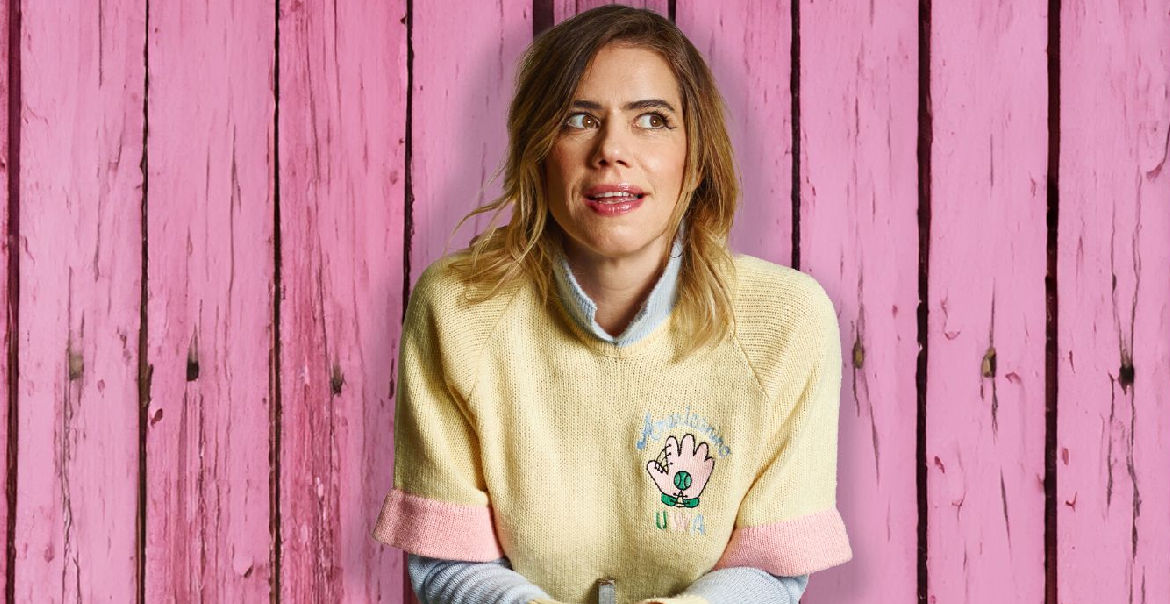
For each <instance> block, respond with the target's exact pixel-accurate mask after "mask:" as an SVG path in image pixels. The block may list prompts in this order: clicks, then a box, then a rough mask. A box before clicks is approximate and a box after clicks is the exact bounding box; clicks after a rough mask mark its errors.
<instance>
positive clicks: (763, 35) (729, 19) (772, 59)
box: [675, 0, 792, 265]
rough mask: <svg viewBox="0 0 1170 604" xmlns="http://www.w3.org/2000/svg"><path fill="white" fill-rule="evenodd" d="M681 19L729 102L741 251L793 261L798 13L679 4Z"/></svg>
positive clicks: (750, 0) (776, 7)
mask: <svg viewBox="0 0 1170 604" xmlns="http://www.w3.org/2000/svg"><path fill="white" fill-rule="evenodd" d="M675 11H676V14H675V20H676V22H677V23H678V27H679V29H681V30H682V31H683V33H685V34H686V36H687V37H688V38H689V39H690V40H691V42H692V43H693V44H694V45H695V47H696V48H698V49H699V52H701V53H703V56H704V57H705V58H706V59H707V63H708V65H709V66H710V67H711V71H712V72H714V74H715V80H716V82H717V83H718V86H719V92H720V93H721V94H722V95H723V97H724V99H725V100H726V103H727V110H728V111H727V116H726V117H725V121H726V122H727V129H728V133H729V134H730V136H731V143H732V145H733V146H734V148H735V161H736V164H737V167H738V170H739V172H740V175H741V179H742V181H741V186H742V187H743V191H742V194H741V197H740V200H739V202H740V207H739V210H738V211H737V212H736V216H735V223H734V226H733V227H732V231H731V246H732V248H734V249H735V251H737V252H740V253H744V254H749V255H752V256H758V257H760V258H764V259H765V260H769V261H772V262H776V263H778V264H785V265H787V264H790V262H791V259H792V97H791V94H790V93H789V91H790V88H791V70H792V61H791V57H792V53H791V47H792V11H791V9H790V8H789V7H788V5H787V4H786V3H777V2H766V1H763V0H743V1H741V2H733V3H727V2H703V1H701V0H679V1H678V2H677V4H676V6H675Z"/></svg>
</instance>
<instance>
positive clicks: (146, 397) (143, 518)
mask: <svg viewBox="0 0 1170 604" xmlns="http://www.w3.org/2000/svg"><path fill="white" fill-rule="evenodd" d="M144 4H145V7H144V8H145V19H144V21H145V24H144V25H145V29H146V31H145V35H144V36H143V38H142V62H143V69H142V159H141V160H140V162H139V166H140V169H141V170H142V200H141V210H140V211H139V220H140V221H141V223H140V224H139V229H141V232H142V237H141V239H142V241H141V243H140V245H141V254H142V266H141V270H142V273H141V275H140V278H139V287H140V289H139V293H138V522H137V524H138V532H137V535H136V538H137V541H138V543H137V547H136V548H135V549H136V552H137V554H138V585H137V588H138V594H137V598H138V604H145V602H146V527H147V521H148V518H147V503H146V502H147V496H146V489H147V459H146V451H147V447H146V445H147V427H148V426H149V411H150V409H149V407H150V386H151V383H150V382H151V373H152V368H151V365H150V362H149V361H150V359H149V358H147V355H148V349H149V347H148V345H149V342H150V334H149V330H150V323H149V320H148V319H149V317H148V314H147V302H148V300H149V299H150V293H149V292H150V289H149V281H148V280H149V277H150V270H149V267H150V265H149V260H150V257H149V245H148V244H149V242H150V223H149V221H148V216H149V206H148V200H149V193H148V191H149V188H148V185H149V182H148V177H149V174H150V171H149V166H150V163H149V162H150V159H149V157H148V146H147V144H148V141H149V134H150V111H149V109H150V0H146V1H145V3H144Z"/></svg>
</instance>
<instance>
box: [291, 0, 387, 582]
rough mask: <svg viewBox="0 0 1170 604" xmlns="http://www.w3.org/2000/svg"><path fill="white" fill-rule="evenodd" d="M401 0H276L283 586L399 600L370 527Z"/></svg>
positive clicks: (376, 485) (383, 389)
mask: <svg viewBox="0 0 1170 604" xmlns="http://www.w3.org/2000/svg"><path fill="white" fill-rule="evenodd" d="M405 8H406V6H405V3H404V2H402V1H401V0H399V1H395V2H386V1H384V0H366V1H361V2H339V3H336V4H334V3H326V2H322V1H320V0H311V1H304V2H302V1H300V0H295V1H282V2H281V3H280V20H279V30H278V31H279V33H280V40H279V47H278V52H279V53H280V63H279V69H280V80H279V99H280V105H279V122H278V124H277V128H278V131H279V133H280V135H279V144H278V145H277V148H278V155H277V157H278V158H279V161H278V170H277V175H278V177H279V180H280V194H279V197H280V214H279V216H278V221H279V225H278V226H279V232H280V233H281V235H280V243H279V258H280V260H279V263H280V264H279V273H280V280H281V285H280V288H279V289H278V295H279V303H278V305H277V307H276V308H277V313H278V325H279V331H278V333H279V339H278V344H277V357H276V363H275V365H274V368H275V369H276V372H277V373H276V376H274V380H275V382H276V384H277V385H278V387H279V390H278V392H277V400H278V405H279V409H278V411H277V416H276V417H277V419H276V422H277V429H278V438H279V446H278V447H277V449H278V451H279V456H280V465H279V472H280V474H279V477H278V478H276V479H275V480H276V481H277V482H279V485H278V487H277V488H279V497H280V503H279V505H278V506H277V507H276V511H277V513H278V514H279V530H278V531H277V540H278V541H277V545H276V547H277V548H278V555H279V560H280V569H279V572H280V576H279V587H278V588H277V589H274V592H275V596H276V597H277V598H278V599H279V600H280V601H284V602H378V601H388V602H399V601H401V598H402V595H403V583H402V579H403V576H404V575H403V570H402V562H403V558H402V556H401V554H400V553H399V552H397V551H393V550H390V549H389V548H386V547H383V546H382V545H381V544H380V543H377V542H375V541H374V540H373V539H371V538H370V523H371V522H372V521H373V518H374V515H375V514H376V513H377V510H378V507H379V506H380V505H381V503H382V498H383V497H384V496H385V494H386V491H387V490H388V489H389V487H390V484H391V481H390V478H391V474H390V471H391V468H393V438H392V435H393V403H392V398H391V397H392V396H393V394H394V379H395V375H394V367H395V365H394V363H393V359H394V358H395V357H396V356H397V352H398V350H397V335H398V325H399V323H400V321H401V318H402V279H403V243H402V241H403V225H404V214H405V206H404V204H403V203H402V202H403V198H404V193H405V169H404V166H405V160H406V140H405V139H406V67H407V65H406V59H407V56H406V40H407V38H406V34H407V24H406V10H405Z"/></svg>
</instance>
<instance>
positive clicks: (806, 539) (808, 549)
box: [715, 507, 853, 577]
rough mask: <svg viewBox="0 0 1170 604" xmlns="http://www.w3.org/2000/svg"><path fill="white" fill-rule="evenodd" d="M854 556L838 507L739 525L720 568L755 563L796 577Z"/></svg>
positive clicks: (724, 553) (777, 572)
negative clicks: (778, 520)
mask: <svg viewBox="0 0 1170 604" xmlns="http://www.w3.org/2000/svg"><path fill="white" fill-rule="evenodd" d="M851 558H853V550H852V549H850V547H849V537H848V535H847V534H846V532H845V522H844V521H843V520H842V519H841V513H840V512H838V511H837V508H836V507H832V508H828V509H826V510H822V511H820V512H816V513H813V514H808V515H806V516H801V517H800V518H793V519H791V520H782V521H780V522H773V523H770V524H763V525H760V526H751V527H745V528H737V529H735V531H734V532H733V533H732V534H731V541H730V542H729V543H728V544H727V549H726V550H724V552H723V557H722V558H720V560H719V562H718V563H717V564H716V565H715V568H716V569H720V568H727V567H730V566H752V567H755V568H759V569H761V570H764V571H767V572H769V573H771V574H773V575H776V576H782V577H795V576H798V575H804V574H808V573H812V572H816V571H820V570H824V569H826V568H829V567H832V566H836V565H838V564H842V563H844V562H847V561H849V560H850V559H851Z"/></svg>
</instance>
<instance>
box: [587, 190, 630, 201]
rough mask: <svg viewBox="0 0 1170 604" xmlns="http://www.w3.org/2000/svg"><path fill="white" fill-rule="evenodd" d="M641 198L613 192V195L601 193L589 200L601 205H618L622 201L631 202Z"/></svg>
mask: <svg viewBox="0 0 1170 604" xmlns="http://www.w3.org/2000/svg"><path fill="white" fill-rule="evenodd" d="M641 197H642V196H641V195H633V194H630V193H622V192H614V193H602V194H600V195H594V196H592V197H590V199H592V200H594V201H600V202H601V203H619V202H623V201H633V200H635V199H640V198H641Z"/></svg>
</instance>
